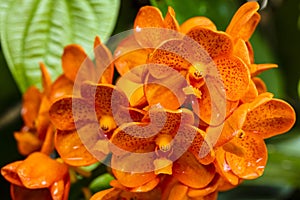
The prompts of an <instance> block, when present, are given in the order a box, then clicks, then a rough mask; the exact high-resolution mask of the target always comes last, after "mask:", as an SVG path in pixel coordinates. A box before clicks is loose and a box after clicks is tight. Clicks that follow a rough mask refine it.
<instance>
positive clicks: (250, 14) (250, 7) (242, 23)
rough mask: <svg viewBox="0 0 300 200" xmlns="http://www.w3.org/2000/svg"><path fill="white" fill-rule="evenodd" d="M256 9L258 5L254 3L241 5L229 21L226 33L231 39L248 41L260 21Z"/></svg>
mask: <svg viewBox="0 0 300 200" xmlns="http://www.w3.org/2000/svg"><path fill="white" fill-rule="evenodd" d="M258 9H259V4H258V3H257V2H255V1H252V2H247V3H245V4H244V5H242V6H241V7H240V8H239V9H238V10H237V12H236V13H235V14H234V16H233V18H232V19H231V22H230V24H229V25H228V27H227V29H226V32H227V33H228V34H229V35H232V36H233V37H236V38H242V39H243V40H245V41H248V40H249V38H250V37H251V35H252V33H253V32H254V30H255V28H256V26H257V24H258V23H259V21H260V15H259V13H257V10H258Z"/></svg>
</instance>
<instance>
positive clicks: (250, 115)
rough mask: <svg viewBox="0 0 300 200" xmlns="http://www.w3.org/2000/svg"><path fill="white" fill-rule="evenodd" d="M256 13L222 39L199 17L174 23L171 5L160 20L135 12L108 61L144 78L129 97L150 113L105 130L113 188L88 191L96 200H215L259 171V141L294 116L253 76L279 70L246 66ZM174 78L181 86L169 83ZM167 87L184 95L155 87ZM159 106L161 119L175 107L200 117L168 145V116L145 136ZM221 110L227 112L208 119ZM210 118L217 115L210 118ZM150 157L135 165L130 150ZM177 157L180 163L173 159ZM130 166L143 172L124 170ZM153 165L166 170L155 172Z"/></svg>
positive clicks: (239, 17) (172, 132) (239, 18)
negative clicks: (154, 198) (149, 198)
mask: <svg viewBox="0 0 300 200" xmlns="http://www.w3.org/2000/svg"><path fill="white" fill-rule="evenodd" d="M257 10H258V4H257V3H256V2H248V3H246V4H244V5H243V6H242V7H241V8H240V9H239V10H238V11H237V12H236V14H235V16H234V17H233V19H232V21H231V22H230V24H229V26H228V28H227V30H226V32H221V31H217V29H216V27H215V25H214V24H213V23H212V22H211V21H210V20H209V19H207V18H202V17H199V18H198V17H196V18H192V19H190V20H187V21H186V22H185V23H184V24H182V25H181V26H179V25H178V23H177V21H176V19H175V13H174V11H173V10H172V9H171V8H169V10H168V13H167V15H166V17H165V18H163V17H162V15H161V13H160V11H159V10H158V9H156V8H154V7H150V6H147V7H144V8H141V10H140V11H139V13H138V15H137V17H136V19H135V23H134V28H135V31H134V35H132V36H129V37H127V38H126V39H125V40H123V41H122V42H121V43H120V46H119V47H118V48H117V50H116V52H115V57H116V62H115V64H116V68H117V70H118V71H119V72H120V74H121V75H122V76H123V77H125V78H127V77H126V73H128V72H133V73H134V74H135V75H140V76H141V77H144V79H143V78H141V79H140V80H139V81H140V82H141V83H142V84H144V85H143V87H141V89H139V90H137V91H136V93H134V95H136V96H138V97H139V98H136V96H135V99H139V100H138V101H135V102H134V103H136V106H138V107H144V109H145V110H146V111H147V112H148V114H147V115H146V116H145V117H144V118H143V119H142V121H141V122H131V123H128V124H123V125H121V126H119V127H118V128H117V129H116V130H115V131H114V132H113V135H112V137H111V139H110V141H111V143H112V144H113V145H112V147H111V151H112V168H113V169H112V171H113V174H114V176H115V177H116V180H114V181H112V182H111V185H112V186H113V187H114V189H110V190H106V191H103V192H100V193H98V194H96V195H95V196H94V198H95V199H100V197H101V198H102V197H103V199H105V198H108V197H112V196H115V197H117V196H118V197H120V195H121V194H125V193H126V194H127V195H129V196H130V195H133V194H130V193H128V192H132V193H133V192H145V193H148V192H150V191H152V190H153V191H156V192H155V194H156V195H158V196H159V198H160V199H172V198H176V199H197V198H201V199H216V198H217V194H218V191H224V190H228V189H231V188H233V187H235V186H237V185H238V184H239V183H241V182H242V181H243V180H244V179H254V178H257V177H259V176H261V175H262V174H263V171H264V168H265V165H266V161H267V148H266V145H265V142H264V139H266V138H269V137H272V136H275V135H277V134H281V133H284V132H287V131H288V130H289V129H291V127H292V126H293V124H294V123H295V112H294V110H293V108H292V107H291V106H290V105H289V104H288V103H286V102H284V101H282V100H279V99H274V98H272V97H273V96H272V94H270V93H266V91H267V89H266V86H265V84H264V82H263V81H262V80H261V79H259V78H258V77H255V76H256V75H257V74H259V73H261V72H262V71H264V70H267V69H270V68H274V67H277V65H274V64H254V58H253V50H252V47H251V44H250V42H249V38H250V37H251V35H252V33H253V32H254V30H255V28H256V26H257V24H258V22H259V20H260V15H259V14H258V13H257ZM151 28H157V29H155V30H156V32H153V31H149V32H147V30H151ZM164 28H165V29H167V31H166V32H163V31H164V30H163V29H164ZM169 30H173V31H169ZM177 32H178V33H179V34H177ZM150 33H153V34H150ZM162 33H166V34H165V35H164V34H162ZM193 41H194V42H193ZM126 48H128V49H126ZM145 64H146V65H148V68H146V70H140V71H139V70H137V71H135V68H137V67H138V66H140V65H145ZM144 69H145V68H144ZM169 69H171V70H169ZM174 71H176V72H178V73H177V74H179V75H178V76H182V77H184V78H185V81H186V82H184V81H182V80H181V79H179V78H177V77H176V76H172V73H173V72H174ZM139 72H142V73H139ZM174 77H175V78H174ZM153 80H154V81H153ZM180 81H181V82H180ZM218 81H221V83H220V82H218ZM166 82H172V84H173V85H172V87H173V88H172V89H174V88H176V89H175V91H176V90H178V91H179V92H178V93H181V94H182V93H185V96H184V95H179V98H182V99H181V100H180V99H179V100H178V99H176V97H174V94H172V92H173V91H174V90H172V91H171V90H170V88H168V87H165V85H164V86H162V85H159V84H153V83H166ZM186 86H188V87H186ZM189 86H192V90H190V88H191V87H189ZM212 88H213V89H215V90H216V91H213V90H212ZM141 90H142V91H141ZM180 90H181V91H180ZM176 92H177V91H176ZM178 93H177V94H178ZM218 93H223V95H219V94H218ZM191 95H192V96H195V97H196V98H197V101H196V103H192V105H189V104H186V103H187V101H186V100H189V97H190V96H191ZM177 98H178V96H177ZM173 100H174V101H173ZM141 102H143V103H141ZM157 104H159V105H161V106H163V107H164V108H165V109H167V110H164V112H165V113H166V115H167V116H168V115H170V113H173V114H174V113H176V111H174V110H177V109H178V108H180V109H187V108H188V109H191V106H192V109H193V111H194V112H195V113H194V114H195V115H192V116H193V119H194V118H195V119H196V118H197V116H198V117H199V120H195V121H194V122H192V121H193V120H190V122H187V123H183V124H184V125H183V127H185V126H187V127H190V128H191V127H194V129H193V128H191V129H187V130H188V131H187V132H186V133H185V134H184V135H185V137H186V139H187V140H182V138H181V137H180V136H179V139H178V138H177V140H176V136H177V134H178V130H177V129H176V128H175V129H174V127H179V126H181V125H182V123H181V122H179V121H177V120H174V119H173V118H172V120H171V121H172V122H170V121H168V117H167V121H166V123H165V124H163V126H162V127H161V128H158V129H155V128H154V129H153V126H154V127H155V123H157V124H159V121H160V120H161V117H158V116H159V114H158V116H156V117H155V115H153V116H152V118H151V117H149V118H150V121H147V116H151V109H153V106H154V107H155V106H156V105H157ZM222 108H223V109H224V108H225V114H222V113H219V112H215V113H214V112H212V110H214V109H215V110H221V109H222ZM158 113H159V112H158ZM216 113H217V114H218V115H220V116H215V115H216ZM156 114H157V113H156ZM171 116H172V115H171ZM175 116H176V115H175ZM156 118H157V119H159V120H156ZM173 123H174V125H169V124H173ZM190 123H191V124H190ZM164 126H165V127H167V128H166V129H165V127H164ZM143 127H144V128H143ZM168 127H173V129H172V128H171V129H168ZM273 127H276V128H273ZM275 129H276V130H275ZM156 130H158V131H156ZM195 130H199V131H196V134H195V138H193V137H192V138H190V139H188V138H189V137H191V135H193V134H192V133H193V131H195ZM179 133H180V131H179ZM179 135H180V134H179ZM148 136H149V137H148ZM197 138H198V142H197ZM199 138H200V139H199ZM182 141H185V142H186V141H189V142H190V147H189V148H188V149H187V151H186V152H184V153H183V152H180V151H179V152H180V153H179V152H178V149H180V147H181V146H180V145H183V146H184V144H185V142H182ZM199 141H202V142H203V141H205V142H207V143H208V145H207V146H208V147H209V148H208V150H209V152H210V154H209V155H210V159H208V160H206V161H207V163H204V162H203V160H202V159H203V158H201V157H199V152H201V150H203V149H201V145H202V144H203V143H202V142H199ZM115 146H117V147H121V149H122V150H123V151H125V152H123V151H120V149H119V148H116V147H115ZM122 152H123V153H122ZM126 152H127V153H126ZM149 152H152V154H153V155H152V157H151V156H150V157H147V158H146V157H143V158H140V159H138V160H139V161H141V162H140V163H138V162H137V161H135V159H137V158H138V156H137V155H136V153H142V155H143V154H147V153H149ZM158 152H163V153H158ZM132 153H133V154H132ZM176 155H179V156H178V159H174V157H172V156H175V157H176ZM212 155H213V156H212ZM175 160H176V161H175ZM158 163H159V164H158ZM160 164H162V165H160ZM133 166H134V167H135V169H137V168H139V167H142V168H146V169H151V170H148V171H147V170H146V171H145V172H140V173H138V172H134V171H130V170H129V168H130V167H133ZM159 166H164V167H161V169H159V168H158V167H159ZM120 169H122V170H123V171H122V170H120ZM200 176H201V177H205V178H204V179H205V180H207V181H204V179H201V178H200ZM208 177H209V178H208ZM206 178H207V179H206ZM200 179H201V180H200ZM125 196H126V195H125ZM125 198H126V197H125ZM137 198H138V194H137Z"/></svg>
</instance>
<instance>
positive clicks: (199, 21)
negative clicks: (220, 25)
mask: <svg viewBox="0 0 300 200" xmlns="http://www.w3.org/2000/svg"><path fill="white" fill-rule="evenodd" d="M196 26H201V27H203V28H208V29H211V30H214V31H216V30H217V28H216V25H215V24H214V23H213V22H212V21H211V20H210V19H208V18H207V17H202V16H201V17H200V16H197V17H192V18H189V19H188V20H186V21H185V22H183V24H181V25H180V31H181V32H182V33H184V34H186V33H188V32H189V31H190V30H191V29H192V28H194V27H196Z"/></svg>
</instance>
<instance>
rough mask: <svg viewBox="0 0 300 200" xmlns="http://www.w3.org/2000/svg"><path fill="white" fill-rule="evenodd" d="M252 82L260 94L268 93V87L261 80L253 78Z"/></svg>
mask: <svg viewBox="0 0 300 200" xmlns="http://www.w3.org/2000/svg"><path fill="white" fill-rule="evenodd" d="M252 81H253V83H254V84H255V87H256V89H257V92H258V94H262V93H265V92H267V86H266V84H265V82H264V81H263V80H262V79H261V78H258V77H253V78H252Z"/></svg>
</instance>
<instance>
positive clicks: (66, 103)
mask: <svg viewBox="0 0 300 200" xmlns="http://www.w3.org/2000/svg"><path fill="white" fill-rule="evenodd" d="M93 113H95V111H94V110H93V108H92V106H91V105H90V104H88V103H87V102H86V101H85V100H84V99H82V98H75V97H73V98H72V97H64V98H61V99H59V100H57V101H55V102H54V103H53V104H52V105H51V107H50V110H49V116H50V119H51V122H52V123H53V124H54V126H55V127H56V128H57V129H60V130H73V129H75V122H76V126H80V125H81V124H80V122H83V121H97V118H96V114H93Z"/></svg>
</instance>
